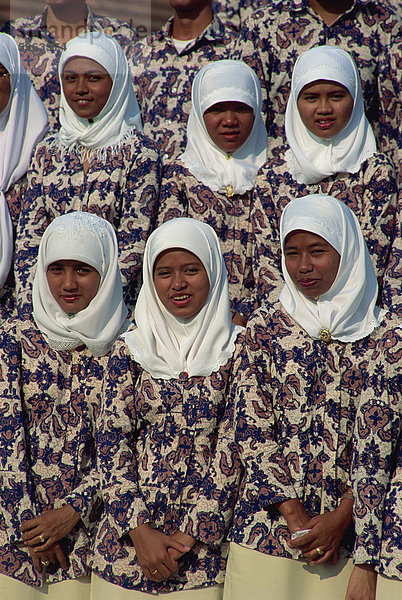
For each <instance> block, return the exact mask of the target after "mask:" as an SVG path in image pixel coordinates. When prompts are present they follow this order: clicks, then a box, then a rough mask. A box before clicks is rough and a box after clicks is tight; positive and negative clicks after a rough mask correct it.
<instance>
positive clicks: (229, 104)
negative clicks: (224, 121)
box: [206, 100, 253, 111]
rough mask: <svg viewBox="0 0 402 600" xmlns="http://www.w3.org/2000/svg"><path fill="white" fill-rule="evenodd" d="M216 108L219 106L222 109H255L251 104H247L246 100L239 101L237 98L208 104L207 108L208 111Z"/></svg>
mask: <svg viewBox="0 0 402 600" xmlns="http://www.w3.org/2000/svg"><path fill="white" fill-rule="evenodd" d="M214 108H219V109H220V110H223V111H225V110H239V109H242V110H247V109H248V110H251V111H252V110H253V109H252V107H251V106H249V105H248V104H246V103H245V102H238V101H237V100H222V101H221V102H215V104H211V106H208V108H207V109H206V111H208V110H211V109H214Z"/></svg>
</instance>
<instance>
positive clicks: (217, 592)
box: [0, 573, 245, 600]
mask: <svg viewBox="0 0 402 600" xmlns="http://www.w3.org/2000/svg"><path fill="white" fill-rule="evenodd" d="M156 597H158V598H166V600H222V598H223V585H213V586H210V587H206V588H198V589H195V590H182V591H180V592H163V593H160V594H147V593H146V592H138V591H137V590H126V589H125V588H122V587H120V586H118V585H114V584H113V583H109V582H108V581H105V580H104V579H102V578H101V577H99V576H98V575H96V574H95V573H92V595H91V600H152V598H156ZM0 600H2V599H0ZM243 600H245V598H243Z"/></svg>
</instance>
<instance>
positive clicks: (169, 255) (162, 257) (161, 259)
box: [155, 248, 202, 268]
mask: <svg viewBox="0 0 402 600" xmlns="http://www.w3.org/2000/svg"><path fill="white" fill-rule="evenodd" d="M194 263H197V264H201V265H202V261H201V260H200V259H199V258H198V257H197V256H196V255H195V254H193V253H192V252H190V251H189V250H184V249H183V248H169V249H168V250H164V251H163V252H161V253H160V254H159V255H158V256H157V258H156V260H155V268H157V267H162V266H164V267H167V266H169V267H180V266H182V265H186V264H194Z"/></svg>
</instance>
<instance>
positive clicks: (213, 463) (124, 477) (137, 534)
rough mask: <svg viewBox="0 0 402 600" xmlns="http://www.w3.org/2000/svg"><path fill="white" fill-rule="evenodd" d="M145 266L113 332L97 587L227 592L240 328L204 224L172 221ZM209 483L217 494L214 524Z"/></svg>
mask: <svg viewBox="0 0 402 600" xmlns="http://www.w3.org/2000/svg"><path fill="white" fill-rule="evenodd" d="M143 269H144V275H143V280H144V283H143V287H142V288H141V292H140V295H139V298H138V302H137V306H136V310H135V322H136V325H137V327H136V328H134V329H132V330H130V331H128V332H127V334H125V335H124V336H123V339H120V340H118V341H117V342H116V345H115V347H114V350H113V352H112V355H111V357H110V362H109V366H108V370H109V374H110V376H109V377H108V378H107V379H106V380H105V386H104V391H103V395H102V398H103V400H102V409H101V413H100V416H99V420H98V424H97V429H98V435H97V452H98V458H99V472H100V475H101V479H102V494H103V499H104V503H105V510H104V512H103V516H102V520H101V522H100V525H99V528H98V531H97V536H96V539H95V540H94V543H93V552H92V561H91V565H92V568H93V594H94V598H97V599H98V600H104V599H109V600H113V599H115V598H116V599H117V598H118V599H119V600H125V599H127V600H129V599H130V600H135V599H137V598H142V599H145V598H148V595H149V594H154V595H160V596H163V597H166V598H167V599H169V600H170V599H171V600H173V599H175V600H195V599H197V598H200V599H201V598H202V599H204V598H205V599H214V600H215V599H220V598H222V583H223V580H224V575H225V566H226V556H227V548H228V545H227V543H225V542H223V538H224V537H225V532H227V530H228V527H229V523H230V519H231V515H232V510H233V506H234V503H235V498H236V493H237V489H238V485H239V479H240V477H241V469H240V466H239V463H238V457H237V453H236V451H235V449H234V446H233V444H230V443H229V444H228V443H227V440H226V433H227V431H228V427H229V428H230V423H231V417H232V416H233V406H232V405H230V404H228V402H227V400H228V397H229V395H230V389H231V383H232V381H233V380H234V379H235V377H236V372H237V356H238V354H239V351H240V348H241V347H242V345H243V342H244V338H243V335H242V332H243V328H242V327H239V326H235V325H233V323H232V319H231V314H230V308H229V295H228V283H227V273H226V268H225V263H224V260H223V257H222V253H221V251H220V247H219V241H218V238H217V237H216V234H215V233H214V231H213V229H212V228H211V227H210V226H209V225H207V224H206V223H202V222H200V221H196V220H194V219H172V220H171V221H169V222H168V223H164V224H163V225H162V226H161V227H159V228H158V229H156V230H155V231H154V232H153V233H152V235H151V236H150V237H149V239H148V242H147V246H146V249H145V254H144V267H143ZM203 490H205V491H208V492H209V493H210V494H211V495H212V497H213V498H214V500H215V501H216V510H215V512H214V514H213V517H214V519H215V521H214V523H211V522H210V521H209V520H205V511H206V510H207V508H208V507H209V506H210V504H209V503H208V502H207V501H206V503H204V501H203V499H204V498H206V494H204V493H203V492H202V491H203ZM199 498H201V500H199ZM217 522H219V526H217V525H216V523H217Z"/></svg>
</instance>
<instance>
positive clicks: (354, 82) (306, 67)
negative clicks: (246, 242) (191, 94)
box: [252, 46, 397, 302]
mask: <svg viewBox="0 0 402 600" xmlns="http://www.w3.org/2000/svg"><path fill="white" fill-rule="evenodd" d="M286 137H287V143H288V146H289V147H288V149H287V150H286V151H285V150H284V151H283V152H282V154H280V155H279V156H278V155H277V156H275V157H271V159H270V160H269V161H268V162H267V163H266V165H264V167H263V168H262V169H261V171H260V173H259V175H258V177H257V180H256V185H255V191H254V195H253V203H252V206H253V208H252V222H253V225H254V227H253V241H254V256H255V257H256V260H255V264H254V267H255V270H254V276H255V278H256V279H257V282H258V285H257V287H258V293H259V297H260V299H261V298H263V297H264V296H270V298H271V301H272V302H275V300H276V299H277V297H278V293H279V290H280V287H281V282H282V276H281V270H280V244H279V221H280V217H281V213H282V211H283V208H284V207H285V206H286V204H287V203H288V202H289V201H290V199H291V198H295V197H298V196H305V195H307V194H327V195H331V196H334V197H335V198H338V199H339V200H341V201H342V202H344V203H345V204H346V205H347V206H348V207H349V208H350V209H351V210H352V211H353V212H354V213H355V215H356V217H357V218H358V220H359V223H360V226H361V228H362V231H363V235H364V238H365V240H366V242H367V246H368V250H369V253H370V257H371V260H372V263H373V266H374V270H375V273H376V276H377V279H378V282H379V285H380V298H381V297H382V280H383V275H384V272H385V270H386V268H387V265H388V261H389V256H390V252H391V247H392V244H393V242H394V235H395V223H396V212H397V179H396V172H395V167H394V165H393V164H392V161H391V160H390V159H389V158H388V157H386V156H385V155H382V154H378V153H377V152H376V143H375V139H374V135H373V132H372V129H371V126H370V124H369V122H368V120H367V118H366V116H365V114H364V106H363V98H362V93H361V86H360V78H359V74H358V72H357V68H356V65H355V63H354V61H353V58H352V56H351V55H350V54H348V53H347V52H345V51H344V50H342V49H340V48H337V47H334V46H318V47H316V48H312V49H311V50H308V51H307V52H305V53H304V54H301V55H300V56H299V58H298V59H297V61H296V63H295V66H294V69H293V74H292V87H291V93H290V97H289V101H288V104H287V108H286ZM391 285H393V286H394V288H395V289H397V282H396V280H394V281H393V282H391ZM385 301H386V300H385V299H384V302H385Z"/></svg>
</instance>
